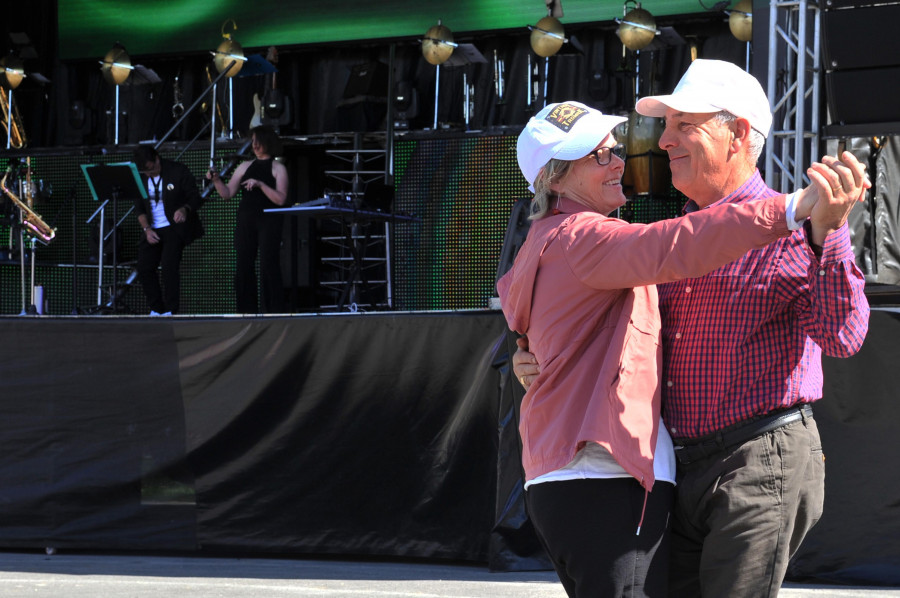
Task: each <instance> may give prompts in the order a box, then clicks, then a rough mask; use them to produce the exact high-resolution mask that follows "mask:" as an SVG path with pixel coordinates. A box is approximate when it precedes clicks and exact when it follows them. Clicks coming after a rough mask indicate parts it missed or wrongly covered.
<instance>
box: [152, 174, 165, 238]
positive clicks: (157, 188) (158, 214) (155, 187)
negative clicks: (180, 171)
mask: <svg viewBox="0 0 900 598" xmlns="http://www.w3.org/2000/svg"><path fill="white" fill-rule="evenodd" d="M147 192H148V195H149V196H150V207H151V208H153V227H152V228H157V229H158V228H165V227H167V226H169V219H168V218H166V209H165V207H164V206H163V202H162V177H161V176H154V177H149V178H148V179H147Z"/></svg>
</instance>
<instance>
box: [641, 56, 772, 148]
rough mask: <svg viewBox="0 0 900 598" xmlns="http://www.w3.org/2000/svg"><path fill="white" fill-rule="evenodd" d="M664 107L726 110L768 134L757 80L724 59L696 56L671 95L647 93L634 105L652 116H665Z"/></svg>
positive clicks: (768, 110) (767, 111) (768, 121)
mask: <svg viewBox="0 0 900 598" xmlns="http://www.w3.org/2000/svg"><path fill="white" fill-rule="evenodd" d="M666 108H672V109H674V110H678V111H680V112H719V111H720V110H727V111H728V112H730V113H731V114H733V115H735V116H737V117H738V118H746V119H747V120H748V121H750V126H751V127H753V128H754V129H756V130H757V131H759V132H760V133H762V135H763V137H768V136H769V129H770V128H771V127H772V109H771V108H770V107H769V99H768V98H767V97H766V92H764V91H763V88H762V86H761V85H760V84H759V81H757V80H756V77H754V76H753V75H751V74H750V73H747V72H745V71H744V70H743V69H742V68H741V67H739V66H737V65H736V64H734V63H731V62H726V61H724V60H704V59H702V58H698V59H697V60H695V61H693V62H692V63H691V66H689V67H688V70H687V71H686V72H685V73H684V75H683V76H682V77H681V81H679V82H678V85H676V86H675V91H673V92H672V93H671V94H670V95H665V96H647V97H646V98H641V99H639V100H638V101H637V104H636V105H635V107H634V109H635V110H637V112H638V114H643V115H644V116H655V117H662V116H665V115H666Z"/></svg>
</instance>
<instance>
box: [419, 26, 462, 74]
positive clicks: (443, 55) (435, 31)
mask: <svg viewBox="0 0 900 598" xmlns="http://www.w3.org/2000/svg"><path fill="white" fill-rule="evenodd" d="M458 46H459V44H457V43H455V42H454V41H453V33H452V32H451V31H450V30H449V29H448V28H447V27H445V26H444V25H442V24H441V21H440V19H439V20H438V24H437V25H434V26H432V27H430V28H429V29H428V31H426V32H425V37H424V38H423V39H422V56H424V57H425V60H426V61H427V62H428V64H433V65H435V66H437V65H439V64H442V63H444V62H445V61H446V60H447V59H448V58H450V55H451V54H453V50H454V49H455V48H456V47H458Z"/></svg>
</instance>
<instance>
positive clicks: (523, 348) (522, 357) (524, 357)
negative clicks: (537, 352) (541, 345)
mask: <svg viewBox="0 0 900 598" xmlns="http://www.w3.org/2000/svg"><path fill="white" fill-rule="evenodd" d="M516 345H518V346H519V349H518V350H517V351H516V352H515V354H514V355H513V372H515V374H516V378H517V379H518V380H519V383H521V384H522V386H524V387H525V389H526V390H527V389H528V387H529V386H531V383H532V382H534V379H535V378H537V376H538V374H540V373H541V366H539V365H538V362H537V359H536V358H535V357H534V353H529V352H528V337H527V336H520V337H519V338H517V339H516Z"/></svg>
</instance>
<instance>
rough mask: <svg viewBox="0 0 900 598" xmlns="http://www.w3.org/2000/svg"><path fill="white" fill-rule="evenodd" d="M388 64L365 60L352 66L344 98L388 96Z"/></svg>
mask: <svg viewBox="0 0 900 598" xmlns="http://www.w3.org/2000/svg"><path fill="white" fill-rule="evenodd" d="M386 82H387V66H386V65H385V64H383V63H381V62H364V63H362V64H356V65H353V66H352V67H351V68H350V78H349V79H348V80H347V85H346V86H345V87H344V99H345V100H349V99H352V98H356V97H359V96H369V97H376V98H386V97H387V93H388V90H387V85H386Z"/></svg>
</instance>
